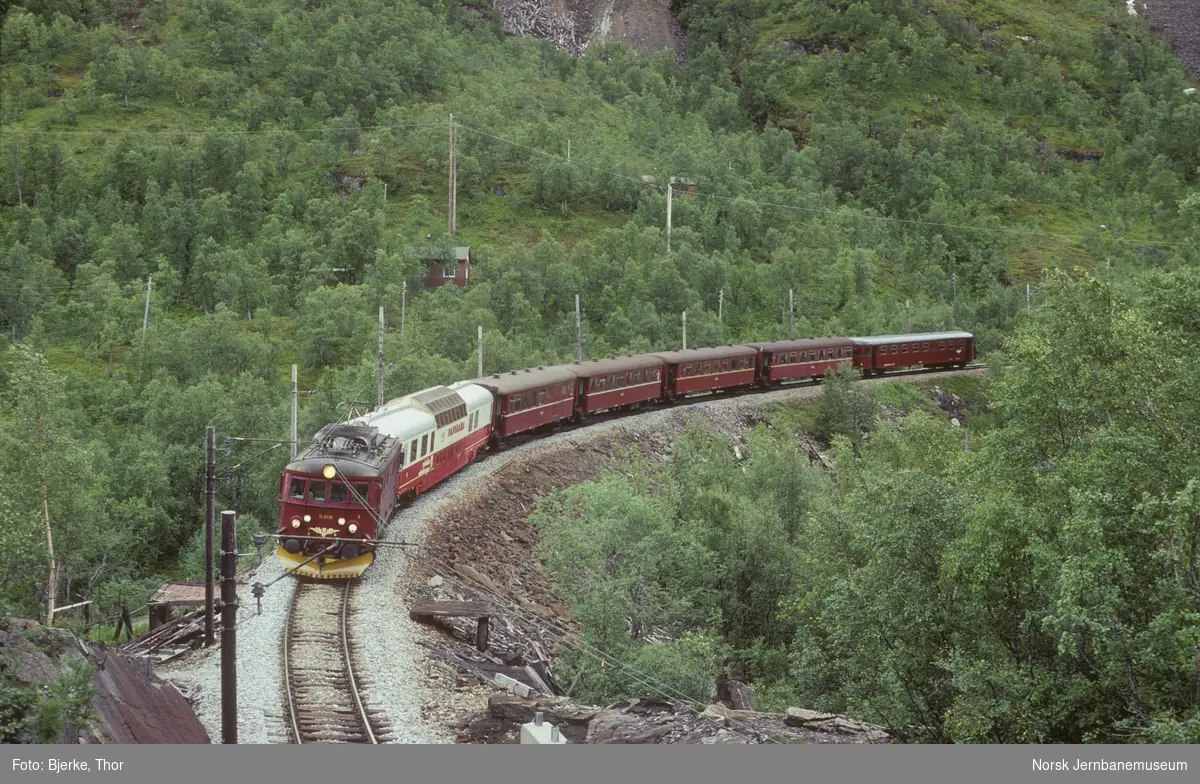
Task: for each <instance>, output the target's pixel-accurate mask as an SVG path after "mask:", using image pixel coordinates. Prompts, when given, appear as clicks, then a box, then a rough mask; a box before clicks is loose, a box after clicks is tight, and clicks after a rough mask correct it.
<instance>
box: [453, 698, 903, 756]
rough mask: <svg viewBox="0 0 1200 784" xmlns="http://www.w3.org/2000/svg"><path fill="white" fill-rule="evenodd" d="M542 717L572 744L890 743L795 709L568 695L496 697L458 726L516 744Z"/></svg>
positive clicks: (864, 729)
mask: <svg viewBox="0 0 1200 784" xmlns="http://www.w3.org/2000/svg"><path fill="white" fill-rule="evenodd" d="M538 711H541V712H542V720H543V721H545V722H547V723H549V724H553V725H555V726H557V727H558V728H559V731H560V732H561V733H562V734H563V737H565V738H566V739H567V741H568V742H569V743H700V744H713V743H767V742H779V743H890V742H891V738H890V737H889V735H888V734H887V732H886V731H884V730H883V728H881V727H877V726H875V725H873V724H867V723H865V722H861V721H857V720H856V719H851V718H849V717H846V716H839V715H836V714H833V713H820V712H817V711H808V710H803V709H800V708H789V709H788V711H787V713H786V714H778V713H761V712H759V711H754V710H736V709H734V708H730V707H729V706H727V705H725V704H723V703H720V702H717V703H713V704H711V705H709V706H707V707H706V708H705V709H704V711H702V712H700V713H697V712H695V711H693V710H690V709H687V708H684V707H680V706H677V705H672V704H670V703H666V702H659V701H657V700H637V699H634V700H622V701H620V702H617V703H614V704H612V705H609V706H608V707H604V708H601V707H596V706H587V705H577V704H575V703H574V702H572V701H571V700H569V699H567V698H565V697H553V698H538V699H533V700H528V699H524V698H522V697H519V696H516V695H512V694H494V695H492V696H491V697H490V698H489V699H488V710H487V712H486V713H485V714H482V715H476V716H472V717H469V718H467V719H466V720H464V721H463V722H462V724H461V725H460V727H461V729H462V730H463V732H462V734H461V735H460V740H469V741H470V742H480V743H515V742H517V736H518V732H517V730H518V729H519V727H520V725H521V724H524V723H527V722H531V721H533V720H534V716H535V715H536V713H537V712H538Z"/></svg>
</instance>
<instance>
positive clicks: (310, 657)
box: [283, 580, 386, 743]
mask: <svg viewBox="0 0 1200 784" xmlns="http://www.w3.org/2000/svg"><path fill="white" fill-rule="evenodd" d="M352 586H353V582H352V581H346V582H345V583H344V584H342V585H338V584H336V583H327V582H310V581H307V580H301V581H298V582H297V584H296V590H295V593H294V594H293V596H292V604H291V606H290V607H289V608H288V616H287V620H286V622H285V625H284V629H285V631H284V644H283V678H284V691H285V692H286V694H287V707H288V716H287V719H288V729H289V732H290V734H291V737H292V740H293V741H294V742H295V743H378V742H379V736H380V735H383V734H385V733H386V730H382V728H379V727H378V726H377V724H376V723H375V722H374V721H373V716H372V714H371V713H370V712H369V711H367V709H366V707H365V706H364V704H363V700H362V695H361V694H360V693H359V682H358V680H357V679H356V678H355V674H354V658H353V656H352V655H351V650H350V635H349V632H348V629H347V624H346V618H347V616H348V614H349V612H350V591H351V590H352Z"/></svg>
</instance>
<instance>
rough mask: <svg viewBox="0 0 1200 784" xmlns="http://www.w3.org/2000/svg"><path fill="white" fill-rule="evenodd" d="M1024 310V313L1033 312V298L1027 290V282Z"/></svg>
mask: <svg viewBox="0 0 1200 784" xmlns="http://www.w3.org/2000/svg"><path fill="white" fill-rule="evenodd" d="M1025 312H1026V313H1032V312H1033V298H1032V294H1031V293H1030V291H1029V284H1028V283H1026V284H1025Z"/></svg>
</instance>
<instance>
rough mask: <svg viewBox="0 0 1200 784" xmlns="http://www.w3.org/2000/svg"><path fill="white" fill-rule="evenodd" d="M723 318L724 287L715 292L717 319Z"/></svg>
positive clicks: (721, 319)
mask: <svg viewBox="0 0 1200 784" xmlns="http://www.w3.org/2000/svg"><path fill="white" fill-rule="evenodd" d="M724 320H725V289H721V290H720V291H719V292H718V293H717V321H724Z"/></svg>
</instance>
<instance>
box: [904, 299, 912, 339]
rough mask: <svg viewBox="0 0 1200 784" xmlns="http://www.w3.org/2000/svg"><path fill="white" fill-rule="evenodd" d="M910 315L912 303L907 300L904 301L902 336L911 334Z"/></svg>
mask: <svg viewBox="0 0 1200 784" xmlns="http://www.w3.org/2000/svg"><path fill="white" fill-rule="evenodd" d="M911 314H912V303H911V302H909V301H908V300H904V334H906V335H907V334H908V333H910V332H912V328H911V327H910V326H909V320H910V316H911Z"/></svg>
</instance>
